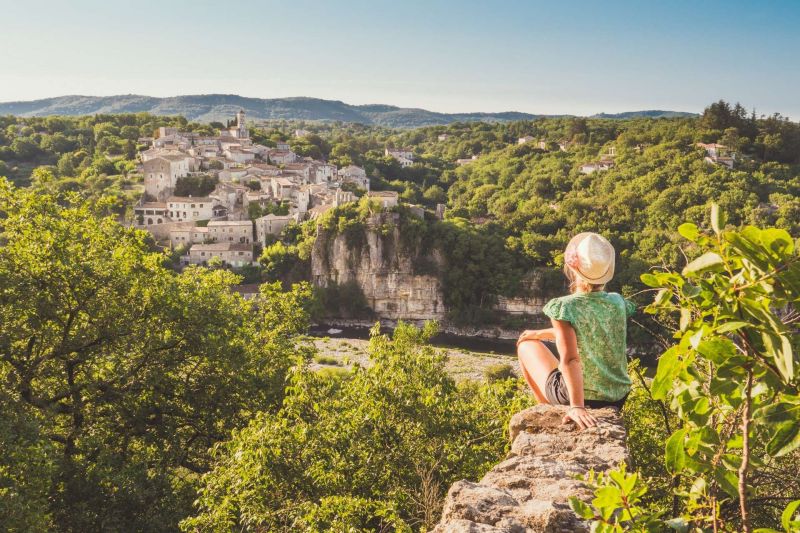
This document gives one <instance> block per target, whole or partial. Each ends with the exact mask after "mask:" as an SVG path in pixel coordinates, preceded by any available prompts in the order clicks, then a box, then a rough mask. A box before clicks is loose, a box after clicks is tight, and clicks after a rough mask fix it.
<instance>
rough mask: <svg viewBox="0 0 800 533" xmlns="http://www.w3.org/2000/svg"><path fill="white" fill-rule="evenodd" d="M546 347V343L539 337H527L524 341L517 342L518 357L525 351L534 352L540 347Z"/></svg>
mask: <svg viewBox="0 0 800 533" xmlns="http://www.w3.org/2000/svg"><path fill="white" fill-rule="evenodd" d="M540 346H541V347H542V348H546V346H545V345H544V343H543V342H542V341H540V340H539V339H525V340H524V341H522V342H520V343H519V344H517V357H520V356H522V355H523V352H525V353H533V352H535V351H536V350H538V349H539V347H540Z"/></svg>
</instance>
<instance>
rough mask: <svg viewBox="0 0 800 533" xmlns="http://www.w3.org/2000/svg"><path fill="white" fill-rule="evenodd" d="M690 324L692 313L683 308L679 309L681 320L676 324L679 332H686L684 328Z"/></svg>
mask: <svg viewBox="0 0 800 533" xmlns="http://www.w3.org/2000/svg"><path fill="white" fill-rule="evenodd" d="M691 323H692V312H691V311H689V310H688V309H686V308H685V307H681V319H680V321H679V322H678V327H679V328H680V330H681V331H686V328H688V327H689V324H691Z"/></svg>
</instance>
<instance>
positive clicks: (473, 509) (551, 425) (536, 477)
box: [433, 405, 628, 533]
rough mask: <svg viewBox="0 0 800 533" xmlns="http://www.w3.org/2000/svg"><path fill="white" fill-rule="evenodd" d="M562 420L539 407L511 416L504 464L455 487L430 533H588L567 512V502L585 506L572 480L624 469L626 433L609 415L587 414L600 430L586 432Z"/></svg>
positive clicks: (584, 494)
mask: <svg viewBox="0 0 800 533" xmlns="http://www.w3.org/2000/svg"><path fill="white" fill-rule="evenodd" d="M565 412H566V408H564V407H560V406H551V405H537V406H535V407H532V408H530V409H526V410H524V411H521V412H519V413H517V414H516V415H514V416H513V417H512V418H511V423H510V436H511V443H512V444H511V451H510V452H509V455H508V457H507V458H506V460H505V461H503V462H502V463H500V464H498V465H496V466H495V467H494V468H492V469H491V470H490V471H489V472H488V473H487V474H486V475H485V476H484V477H483V479H481V480H480V482H478V483H473V482H471V481H458V482H456V483H455V484H453V486H452V487H451V488H450V490H449V492H448V493H447V499H446V500H445V504H444V511H443V513H442V520H441V522H440V523H439V524H438V525H437V526H436V528H435V529H434V530H433V531H434V533H467V532H474V533H489V532H494V533H500V532H505V533H540V532H541V533H544V532H546V533H572V532H588V531H589V527H588V525H587V524H586V523H585V522H583V521H582V520H581V519H579V518H578V517H577V516H576V515H575V513H573V512H572V510H571V509H570V508H569V503H568V499H569V497H570V496H577V497H579V498H582V499H585V500H588V499H589V498H590V492H589V490H588V488H586V487H585V486H584V485H583V484H582V483H581V482H580V481H578V480H576V479H575V476H576V475H579V474H585V473H586V472H588V471H589V470H590V469H594V470H595V471H604V470H607V469H609V468H614V467H616V466H617V465H618V464H619V463H620V462H622V461H627V458H628V452H627V448H626V446H625V428H624V427H623V426H622V422H621V419H620V416H619V415H618V413H617V411H616V410H614V409H610V408H608V409H594V410H592V414H594V415H595V417H597V418H598V420H599V421H600V424H599V426H598V427H596V428H592V429H587V430H583V431H580V430H578V429H577V427H576V426H575V425H573V424H562V419H563V416H564V413H565Z"/></svg>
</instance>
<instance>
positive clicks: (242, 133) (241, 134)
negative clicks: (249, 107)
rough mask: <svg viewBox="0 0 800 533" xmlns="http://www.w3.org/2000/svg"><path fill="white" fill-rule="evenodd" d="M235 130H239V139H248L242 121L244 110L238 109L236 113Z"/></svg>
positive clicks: (243, 121) (245, 127)
mask: <svg viewBox="0 0 800 533" xmlns="http://www.w3.org/2000/svg"><path fill="white" fill-rule="evenodd" d="M236 128H237V129H238V130H239V138H240V139H247V138H248V137H249V135H248V133H247V126H246V125H245V120H244V109H240V110H239V112H238V113H236Z"/></svg>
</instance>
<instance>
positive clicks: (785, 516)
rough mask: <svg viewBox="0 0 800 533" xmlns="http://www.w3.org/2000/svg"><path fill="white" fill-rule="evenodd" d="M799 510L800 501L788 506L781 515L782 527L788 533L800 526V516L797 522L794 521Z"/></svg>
mask: <svg viewBox="0 0 800 533" xmlns="http://www.w3.org/2000/svg"><path fill="white" fill-rule="evenodd" d="M798 508H800V500H795V501H793V502H791V503H790V504H789V505H787V506H786V509H784V511H783V513H782V514H781V525H782V526H783V529H785V530H786V531H792V528H793V527H796V526H800V516H798V517H797V518H798V519H797V520H793V518H794V515H795V513H797V509H798Z"/></svg>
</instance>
